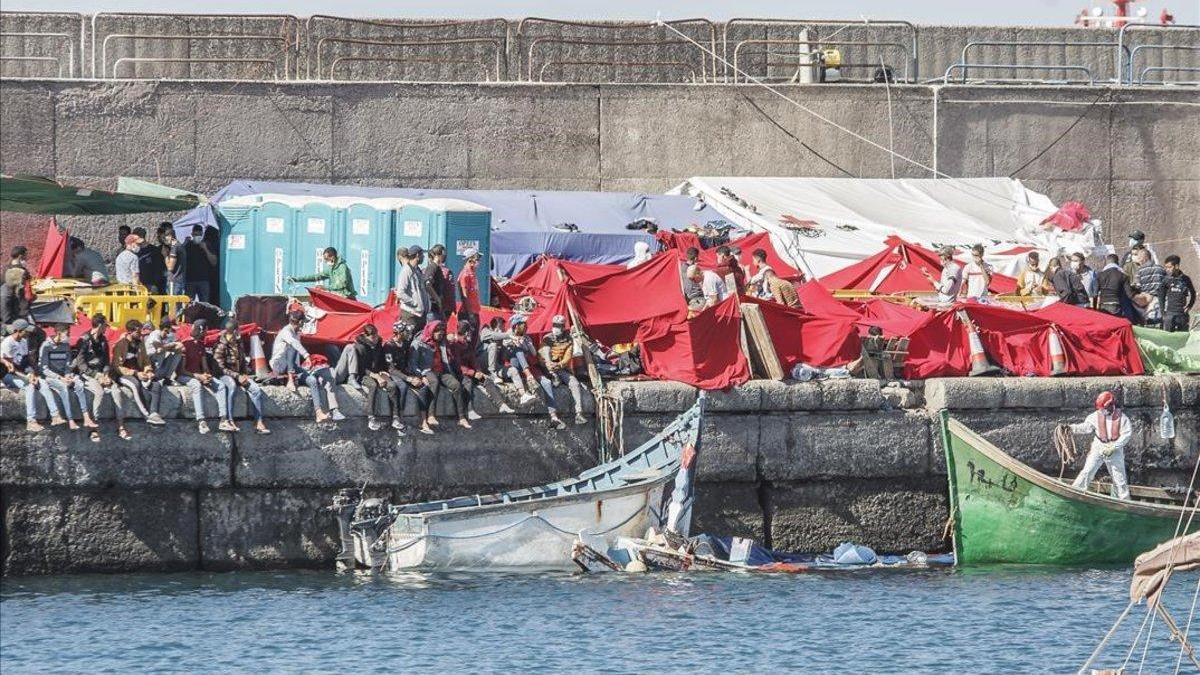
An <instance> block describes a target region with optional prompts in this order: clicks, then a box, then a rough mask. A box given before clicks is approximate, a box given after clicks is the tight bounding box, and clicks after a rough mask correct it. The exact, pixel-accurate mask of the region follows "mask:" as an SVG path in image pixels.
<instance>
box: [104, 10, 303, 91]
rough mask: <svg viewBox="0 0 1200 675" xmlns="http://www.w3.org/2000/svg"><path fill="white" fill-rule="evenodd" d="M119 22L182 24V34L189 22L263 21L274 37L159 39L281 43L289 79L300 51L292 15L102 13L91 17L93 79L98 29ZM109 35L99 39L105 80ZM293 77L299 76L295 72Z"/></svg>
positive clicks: (176, 36)
mask: <svg viewBox="0 0 1200 675" xmlns="http://www.w3.org/2000/svg"><path fill="white" fill-rule="evenodd" d="M122 19H134V20H137V19H166V20H172V21H183V22H185V23H184V24H183V28H182V30H183V31H189V30H190V27H189V25H188V23H187V22H189V21H192V20H198V21H212V20H217V19H228V20H229V21H263V22H266V23H268V24H272V23H274V24H276V26H274V27H275V28H277V29H278V33H277V34H275V35H264V34H245V33H229V34H213V33H210V34H207V35H202V36H194V35H189V34H188V33H187V32H173V33H165V34H160V39H163V38H174V39H179V38H197V37H199V38H203V39H208V40H214V41H215V40H218V39H220V38H226V39H231V40H236V39H238V38H272V39H277V40H278V39H281V40H283V44H284V45H285V48H284V49H283V57H284V62H283V71H284V74H285V77H288V78H290V77H292V63H293V62H296V61H297V57H298V52H299V49H300V30H301V29H300V19H298V18H297V17H295V16H292V15H291V14H236V15H230V16H222V15H216V14H165V13H156V12H101V13H98V14H93V15H92V20H91V57H92V77H96V76H97V75H96V71H97V68H96V61H97V60H96V42H97V36H98V35H100V30H101V26H102V24H103V23H104V22H105V21H117V20H122ZM124 35H126V36H132V37H137V34H130V33H125V34H124ZM109 37H111V35H108V34H106V35H105V37H104V38H103V39H101V41H100V42H101V45H100V46H101V51H102V53H101V57H100V77H101V78H103V77H105V75H104V72H105V70H106V68H107V64H106V58H105V55H104V54H103V50H104V47H105V46H106V45H107V43H108V38H109ZM296 75H299V72H298V69H297V72H296Z"/></svg>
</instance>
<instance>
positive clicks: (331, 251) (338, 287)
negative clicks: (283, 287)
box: [287, 246, 358, 300]
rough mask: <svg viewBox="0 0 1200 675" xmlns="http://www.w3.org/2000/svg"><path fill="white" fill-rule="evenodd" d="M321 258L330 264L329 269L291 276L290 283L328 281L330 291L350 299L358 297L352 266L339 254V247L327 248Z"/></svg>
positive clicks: (326, 288)
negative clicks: (352, 275) (301, 275)
mask: <svg viewBox="0 0 1200 675" xmlns="http://www.w3.org/2000/svg"><path fill="white" fill-rule="evenodd" d="M321 259H322V260H324V261H325V264H326V265H328V266H329V267H328V269H326V270H324V271H322V272H317V273H316V274H310V275H308V276H304V277H289V278H288V280H287V281H288V283H292V282H297V283H302V284H303V283H311V282H313V281H324V282H326V284H325V290H327V291H329V292H330V293H337V294H338V295H340V296H342V297H343V298H348V299H350V300H354V299H356V298H358V291H357V290H355V288H354V278H353V277H351V276H350V266H349V265H347V264H346V261H345V260H344V259H342V258H341V257H339V256H338V252H337V249H336V248H334V247H332V246H330V247H328V248H326V249H325V250H324V251H322V252H321Z"/></svg>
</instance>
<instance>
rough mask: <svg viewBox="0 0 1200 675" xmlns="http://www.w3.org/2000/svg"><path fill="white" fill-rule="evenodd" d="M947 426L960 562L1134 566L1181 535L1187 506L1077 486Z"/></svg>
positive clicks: (968, 432)
mask: <svg viewBox="0 0 1200 675" xmlns="http://www.w3.org/2000/svg"><path fill="white" fill-rule="evenodd" d="M942 426H943V445H944V446H945V449H946V467H947V474H948V479H949V483H950V508H951V514H952V518H953V531H954V553H955V559H956V561H957V563H958V564H959V565H976V564H988V563H1024V564H1047V565H1093V564H1127V563H1132V562H1133V560H1134V559H1135V558H1136V557H1137V556H1138V554H1140V553H1141V552H1143V551H1146V550H1149V549H1152V548H1154V547H1155V546H1157V545H1158V544H1160V543H1162V542H1164V541H1166V540H1168V539H1171V538H1172V537H1173V536H1175V533H1176V531H1175V530H1176V527H1177V525H1178V523H1179V522H1180V520H1179V519H1180V515H1181V513H1182V512H1184V510H1185V509H1183V508H1182V507H1179V506H1169V505H1157V504H1149V503H1143V502H1130V501H1124V500H1119V499H1115V498H1113V497H1108V496H1105V495H1100V494H1096V493H1093V492H1087V491H1084V490H1078V489H1075V488H1073V487H1071V486H1070V485H1067V484H1065V483H1062V482H1060V481H1058V480H1056V479H1053V478H1050V477H1048V476H1046V475H1044V474H1042V473H1039V472H1037V471H1036V470H1034V469H1032V468H1031V467H1029V466H1027V465H1025V464H1022V463H1021V462H1019V461H1017V460H1015V459H1013V458H1012V457H1009V456H1008V455H1006V454H1004V453H1003V452H1000V451H999V449H997V448H995V446H992V445H991V444H990V443H989V442H988V441H987V440H986V439H983V438H982V437H980V436H979V435H977V434H975V433H974V432H972V431H971V430H970V429H967V428H966V427H965V426H963V425H962V424H960V423H958V422H956V421H954V420H950V419H948V418H946V417H943V422H942ZM1189 510H1190V509H1189ZM1185 520H1186V517H1185ZM1197 526H1200V523H1198V524H1197ZM1194 529H1196V527H1195V526H1194V527H1193V530H1194Z"/></svg>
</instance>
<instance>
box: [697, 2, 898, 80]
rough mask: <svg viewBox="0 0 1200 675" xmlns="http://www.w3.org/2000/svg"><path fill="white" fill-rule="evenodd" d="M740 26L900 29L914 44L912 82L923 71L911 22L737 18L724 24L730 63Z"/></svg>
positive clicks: (815, 39) (724, 53) (815, 38)
mask: <svg viewBox="0 0 1200 675" xmlns="http://www.w3.org/2000/svg"><path fill="white" fill-rule="evenodd" d="M739 24H740V25H756V24H757V25H763V26H784V27H795V28H797V29H800V30H810V31H811V30H812V29H813V28H817V27H821V26H836V27H838V28H839V30H840V29H843V28H869V29H874V28H880V29H889V28H890V29H893V30H896V29H898V30H901V31H904V32H905V33H907V34H908V36H909V44H910V45H911V48H910V49H909V50H908V62H909V66H908V67H906V68H905V70H906V71H907V72H911V73H912V81H914V82H915V81H916V80H917V79H918V78H919V77H920V75H921V70H920V53H921V47H920V45H919V43H918V42H917V38H918V31H917V27H916V25H914V24H912V23H911V22H908V21H899V20H890V19H889V20H881V21H873V20H863V19H854V20H851V19H762V18H751V17H736V18H733V19H730V20H728V21H726V22H725V26H724V31H723V32H722V38H721V53H722V56H723V57H724V58H725V59H726V60H727V61H728V60H729V58H730V53H729V33H730V30H731V29H732V28H733V27H734V26H737V25H739ZM837 32H838V31H835V32H834V33H835V34H836V33H837ZM829 37H830V39H832V38H833V37H834V36H833V35H831V36H829ZM808 42H810V43H821V42H822V40H821V39H820V35H817V36H809V37H808ZM736 48H737V47H736V46H735V47H734V49H735V50H736ZM724 74H725V78H726V79H729V77H730V73H729V72H728V69H726V71H725V73H724ZM734 75H736V73H734Z"/></svg>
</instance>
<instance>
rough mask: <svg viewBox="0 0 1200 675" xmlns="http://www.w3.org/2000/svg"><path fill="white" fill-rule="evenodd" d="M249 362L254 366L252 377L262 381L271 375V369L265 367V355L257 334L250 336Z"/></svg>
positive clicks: (260, 339)
mask: <svg viewBox="0 0 1200 675" xmlns="http://www.w3.org/2000/svg"><path fill="white" fill-rule="evenodd" d="M250 361H251V363H253V364H254V376H255V377H257V378H259V379H263V378H266V377H269V376H270V375H271V368H270V366H268V365H267V354H266V352H264V351H263V343H262V338H260V337H259V336H258V333H255V334H254V335H251V336H250Z"/></svg>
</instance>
